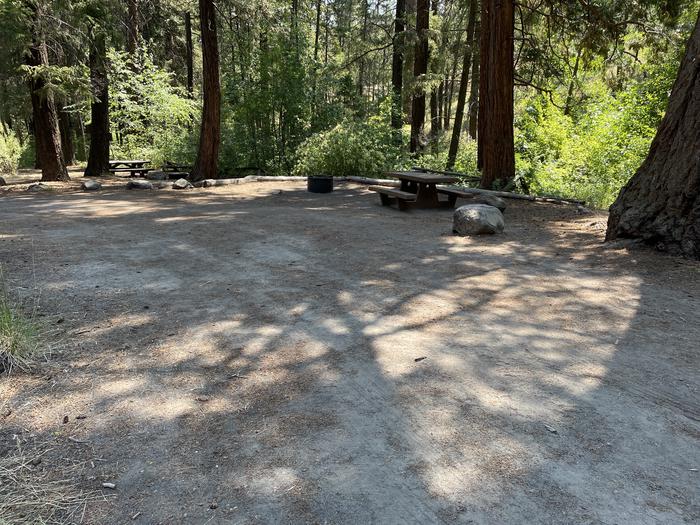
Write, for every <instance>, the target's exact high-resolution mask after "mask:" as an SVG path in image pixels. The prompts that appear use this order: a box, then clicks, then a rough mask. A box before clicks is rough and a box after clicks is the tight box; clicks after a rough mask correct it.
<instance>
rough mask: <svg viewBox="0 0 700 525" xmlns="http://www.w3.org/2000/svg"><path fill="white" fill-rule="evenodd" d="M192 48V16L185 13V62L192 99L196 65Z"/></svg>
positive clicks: (188, 90) (188, 89)
mask: <svg viewBox="0 0 700 525" xmlns="http://www.w3.org/2000/svg"><path fill="white" fill-rule="evenodd" d="M193 54H194V53H193V46H192V15H191V14H190V12H189V11H187V12H186V13H185V62H186V64H187V93H188V94H189V96H190V98H192V97H193V95H194V64H193Z"/></svg>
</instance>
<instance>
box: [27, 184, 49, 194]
mask: <svg viewBox="0 0 700 525" xmlns="http://www.w3.org/2000/svg"><path fill="white" fill-rule="evenodd" d="M50 189H51V187H50V186H48V185H46V184H44V183H43V182H35V183H34V184H30V185H29V186H28V187H27V191H33V192H39V191H49V190H50Z"/></svg>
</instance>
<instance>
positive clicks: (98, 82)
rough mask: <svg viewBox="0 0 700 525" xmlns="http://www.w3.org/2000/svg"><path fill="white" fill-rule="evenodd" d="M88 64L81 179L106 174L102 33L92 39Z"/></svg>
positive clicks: (106, 116) (107, 134)
mask: <svg viewBox="0 0 700 525" xmlns="http://www.w3.org/2000/svg"><path fill="white" fill-rule="evenodd" d="M88 61H89V63H90V85H91V88H92V97H93V99H92V102H91V103H90V153H89V155H88V163H87V167H86V168H85V173H84V174H83V175H84V176H85V177H99V176H101V175H109V141H110V139H111V135H110V132H109V79H108V78H107V48H106V44H105V36H104V34H101V33H100V34H97V35H95V36H94V37H93V39H92V43H91V45H90V54H89V57H88Z"/></svg>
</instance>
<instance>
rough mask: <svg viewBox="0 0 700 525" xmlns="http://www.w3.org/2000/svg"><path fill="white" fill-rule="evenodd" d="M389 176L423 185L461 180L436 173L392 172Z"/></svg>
mask: <svg viewBox="0 0 700 525" xmlns="http://www.w3.org/2000/svg"><path fill="white" fill-rule="evenodd" d="M387 175H389V176H390V177H396V178H397V179H399V180H410V181H411V182H419V183H423V184H452V183H453V182H457V181H458V180H459V179H458V178H457V177H450V176H447V175H436V174H435V173H425V172H422V171H390V172H388V173H387Z"/></svg>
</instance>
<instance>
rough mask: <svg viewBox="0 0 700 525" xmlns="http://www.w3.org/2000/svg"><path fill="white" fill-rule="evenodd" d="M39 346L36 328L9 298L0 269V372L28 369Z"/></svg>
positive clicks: (7, 372) (8, 372)
mask: <svg viewBox="0 0 700 525" xmlns="http://www.w3.org/2000/svg"><path fill="white" fill-rule="evenodd" d="M39 347H40V337H39V330H38V328H37V326H36V324H35V323H34V322H32V320H31V319H30V318H29V317H27V316H25V315H24V314H23V313H22V311H21V309H20V308H19V307H18V306H17V305H16V304H14V303H13V302H12V300H11V299H10V297H9V294H8V292H7V289H6V288H5V285H4V280H3V278H2V271H1V269H0V373H6V374H10V373H11V372H12V371H13V370H15V369H20V370H28V369H29V367H30V364H31V361H32V356H34V355H35V354H36V353H37V352H38V351H39Z"/></svg>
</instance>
